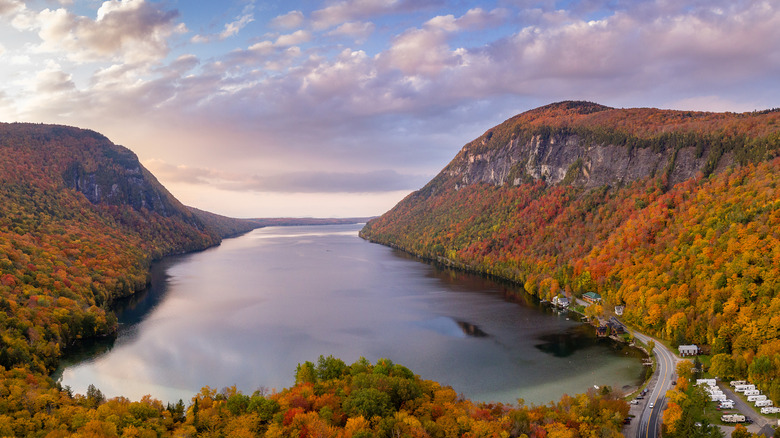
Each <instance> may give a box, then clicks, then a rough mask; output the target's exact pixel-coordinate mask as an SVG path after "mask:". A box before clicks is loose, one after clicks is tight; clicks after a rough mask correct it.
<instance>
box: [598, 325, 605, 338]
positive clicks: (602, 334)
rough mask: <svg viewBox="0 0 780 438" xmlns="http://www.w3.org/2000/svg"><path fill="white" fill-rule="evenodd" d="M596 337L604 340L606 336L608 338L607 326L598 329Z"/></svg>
mask: <svg viewBox="0 0 780 438" xmlns="http://www.w3.org/2000/svg"><path fill="white" fill-rule="evenodd" d="M596 335H598V336H599V337H602V338H603V337H604V336H607V326H605V325H602V326H598V327H596Z"/></svg>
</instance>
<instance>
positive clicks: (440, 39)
mask: <svg viewBox="0 0 780 438" xmlns="http://www.w3.org/2000/svg"><path fill="white" fill-rule="evenodd" d="M379 59H380V61H381V62H382V63H383V65H384V66H386V67H387V68H394V69H398V70H400V71H401V72H402V73H403V74H405V75H412V76H416V75H421V76H428V77H433V76H436V75H438V74H439V73H441V72H442V70H444V69H445V68H447V67H449V66H453V65H455V64H456V63H457V62H458V54H457V53H456V52H453V51H452V50H451V49H450V47H449V45H448V43H447V35H446V32H444V31H442V30H440V29H437V28H433V29H427V28H426V29H411V30H408V31H406V32H404V33H403V34H401V35H399V36H398V37H397V38H395V40H393V42H392V45H391V47H390V48H389V49H388V50H387V51H386V52H384V53H382V54H381V55H380V58H379Z"/></svg>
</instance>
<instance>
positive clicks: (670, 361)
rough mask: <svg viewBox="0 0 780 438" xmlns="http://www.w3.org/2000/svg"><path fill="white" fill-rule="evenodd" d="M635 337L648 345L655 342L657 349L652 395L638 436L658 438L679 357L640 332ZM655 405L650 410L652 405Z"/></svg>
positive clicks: (641, 420)
mask: <svg viewBox="0 0 780 438" xmlns="http://www.w3.org/2000/svg"><path fill="white" fill-rule="evenodd" d="M634 336H635V337H636V338H637V339H639V340H641V341H642V342H644V343H645V344H647V343H648V342H650V341H651V340H652V341H653V342H655V348H654V349H653V354H655V358H656V368H655V373H654V374H653V377H652V378H651V380H650V381H651V384H652V382H655V384H654V385H652V388H648V389H649V390H650V395H649V397H648V400H647V404H646V405H645V407H644V409H643V410H642V414H641V415H640V417H639V429H638V433H637V436H638V437H639V438H656V437H658V436H660V435H661V417H662V415H661V414H662V412H663V408H664V402H665V401H666V397H665V396H666V391H668V390H669V388H670V387H671V385H672V382H673V381H674V380H675V372H676V368H677V357H676V356H675V355H674V354H673V353H672V352H671V351H670V350H669V349H668V348H666V346H665V345H663V344H662V343H660V342H658V341H656V340H655V339H653V338H651V337H649V336H646V335H643V334H641V333H639V332H634ZM651 404H652V405H653V407H652V408H650V405H651Z"/></svg>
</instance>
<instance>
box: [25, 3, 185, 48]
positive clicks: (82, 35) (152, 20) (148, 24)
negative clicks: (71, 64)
mask: <svg viewBox="0 0 780 438" xmlns="http://www.w3.org/2000/svg"><path fill="white" fill-rule="evenodd" d="M177 17H178V12H177V11H175V10H173V11H164V10H162V9H160V8H159V6H158V5H157V4H153V3H147V2H145V1H144V0H121V1H117V0H111V1H106V2H104V3H103V4H102V6H101V7H100V8H99V9H98V11H97V18H96V19H95V20H92V19H90V18H87V17H83V16H77V15H75V14H73V13H71V12H69V11H68V10H66V9H62V8H61V9H57V10H50V9H44V10H43V11H41V12H40V13H38V14H37V16H36V17H35V22H34V24H33V25H34V26H35V27H36V28H37V29H39V33H38V35H39V36H40V38H41V39H42V41H43V42H42V43H41V44H40V45H39V46H38V47H37V48H36V51H38V52H46V53H64V54H65V55H66V56H67V57H68V58H69V59H71V60H73V61H77V62H87V61H97V60H110V59H113V60H122V61H123V62H128V63H139V62H149V61H157V60H159V59H161V58H163V57H164V56H165V55H167V54H168V51H169V47H168V38H169V37H170V36H171V35H174V34H177V33H183V32H185V31H186V27H184V25H183V24H177V23H176V22H175V19H176V18H177Z"/></svg>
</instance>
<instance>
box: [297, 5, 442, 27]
mask: <svg viewBox="0 0 780 438" xmlns="http://www.w3.org/2000/svg"><path fill="white" fill-rule="evenodd" d="M439 3H440V1H439V0H342V1H338V2H334V3H332V4H331V5H329V6H327V7H325V8H322V9H318V10H316V11H314V12H312V14H311V18H312V25H313V26H314V29H318V30H322V29H329V28H331V27H334V26H339V25H341V24H344V23H346V22H349V21H357V20H361V19H365V18H370V17H373V16H379V15H385V14H395V13H401V12H411V11H416V10H420V9H425V8H428V7H430V6H432V5H435V4H439Z"/></svg>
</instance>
